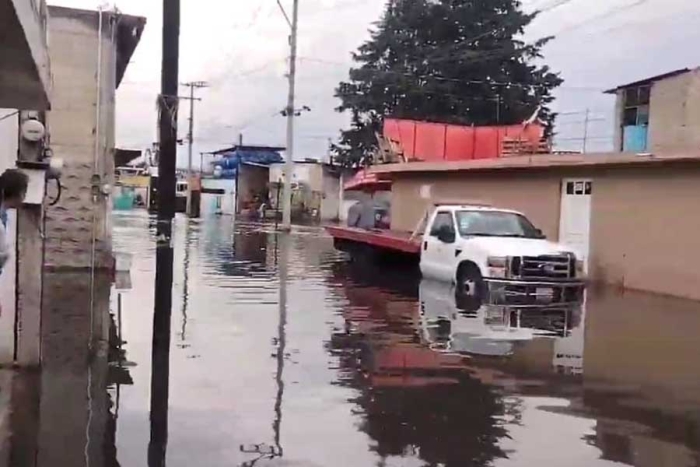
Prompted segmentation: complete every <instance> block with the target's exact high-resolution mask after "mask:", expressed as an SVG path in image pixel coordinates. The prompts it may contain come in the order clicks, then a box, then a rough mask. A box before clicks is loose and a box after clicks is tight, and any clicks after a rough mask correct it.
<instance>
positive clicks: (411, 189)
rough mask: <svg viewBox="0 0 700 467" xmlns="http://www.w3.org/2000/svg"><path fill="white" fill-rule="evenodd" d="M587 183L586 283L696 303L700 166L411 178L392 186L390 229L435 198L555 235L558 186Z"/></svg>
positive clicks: (416, 216)
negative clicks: (481, 205) (505, 212)
mask: <svg viewBox="0 0 700 467" xmlns="http://www.w3.org/2000/svg"><path fill="white" fill-rule="evenodd" d="M570 177H573V178H591V179H593V198H592V202H591V206H592V207H591V209H592V213H591V235H590V246H591V248H590V272H591V278H592V279H594V280H596V281H600V282H604V283H608V284H614V285H618V286H622V287H625V288H630V289H638V290H646V291H650V292H655V293H661V294H668V295H674V296H679V297H686V298H692V299H697V300H700V288H699V287H698V284H700V268H698V267H697V265H698V264H700V235H698V232H700V216H698V215H695V214H694V213H696V212H697V210H698V202H699V201H700V167H698V166H697V165H694V166H692V165H691V166H688V165H684V166H664V167H654V168H652V167H638V168H625V169H620V168H609V169H605V170H601V169H598V170H594V169H586V168H581V169H574V168H568V169H559V170H541V171H537V172H535V171H532V170H530V171H527V172H526V171H520V172H515V171H506V170H502V171H498V172H492V173H474V172H473V173H471V174H469V173H465V172H461V173H452V174H444V175H430V174H424V175H412V176H402V177H400V178H398V179H397V181H396V182H395V183H394V187H393V205H392V227H393V228H394V229H398V230H412V229H413V228H414V227H415V226H416V224H417V223H418V221H419V220H420V218H421V216H422V215H423V213H424V212H425V209H426V208H427V206H428V201H427V200H424V199H421V196H420V195H421V186H424V185H430V186H431V187H432V188H431V190H430V191H431V195H432V198H433V199H441V198H443V199H444V198H448V199H460V200H481V201H486V202H489V203H490V204H492V205H495V206H499V207H504V208H510V209H515V210H518V211H521V212H523V213H524V214H525V215H527V217H528V218H530V219H531V220H532V221H533V222H534V223H535V225H537V226H538V227H539V228H541V229H542V230H543V231H544V232H545V234H546V235H547V237H548V238H551V239H554V240H557V239H558V238H559V232H558V231H559V215H560V205H561V181H562V179H564V178H570Z"/></svg>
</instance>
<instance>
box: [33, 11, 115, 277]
mask: <svg viewBox="0 0 700 467" xmlns="http://www.w3.org/2000/svg"><path fill="white" fill-rule="evenodd" d="M98 18H99V17H98V14H97V13H94V14H92V15H85V14H81V15H77V16H76V15H74V14H73V13H71V12H70V11H65V10H63V11H62V10H58V12H56V11H54V10H52V15H51V17H50V20H49V29H50V32H51V50H50V54H51V62H52V65H53V72H54V92H53V99H52V101H53V108H52V111H51V113H50V114H49V122H48V123H49V129H50V135H51V146H52V148H53V150H54V154H55V156H56V157H61V158H63V160H64V163H65V166H64V171H63V177H62V180H61V181H62V184H63V185H64V187H65V189H64V191H63V195H62V197H61V201H60V203H59V204H58V205H56V206H54V207H52V208H49V209H48V210H47V215H46V220H47V222H46V224H47V235H46V264H47V266H50V267H56V268H89V267H90V265H91V259H92V247H93V236H94V238H95V253H96V265H97V267H106V266H109V264H110V261H111V248H112V245H111V232H110V230H111V226H110V215H111V200H110V199H109V197H106V196H98V197H97V199H94V198H93V194H92V178H93V175H98V176H99V177H100V180H101V183H100V184H104V183H109V184H110V185H113V179H114V160H113V152H114V122H115V106H114V99H115V84H116V48H115V46H114V42H113V31H112V24H111V22H110V19H109V17H108V15H105V16H104V17H103V37H102V70H101V76H100V89H101V94H100V99H99V100H100V111H99V118H98V116H97V112H96V107H97V101H98V95H97V84H98V83H97V76H98V73H97V71H98V70H97V62H98V60H97V58H98V44H99V41H98V37H97V36H98V26H99V20H98ZM98 124H99V125H98ZM98 126H99V131H98ZM98 133H99V135H98ZM96 140H97V142H96Z"/></svg>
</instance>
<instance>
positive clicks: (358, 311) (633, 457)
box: [330, 264, 700, 467]
mask: <svg viewBox="0 0 700 467" xmlns="http://www.w3.org/2000/svg"><path fill="white" fill-rule="evenodd" d="M332 280H333V282H334V285H335V286H336V290H339V291H340V292H341V293H342V294H343V296H344V297H345V299H346V300H347V302H348V305H347V306H346V307H345V308H344V310H343V317H344V319H345V329H344V330H342V331H341V330H338V331H337V332H335V333H334V334H333V336H332V338H331V341H330V352H331V353H332V354H333V355H334V356H337V357H338V359H339V361H340V368H339V373H340V376H339V381H340V384H342V385H344V386H346V387H351V388H354V389H355V390H356V391H357V397H356V398H354V399H353V402H354V403H355V404H356V406H357V409H356V413H357V414H358V415H359V416H360V417H361V420H362V422H361V423H360V428H361V429H362V431H364V432H365V433H367V434H368V435H369V436H370V437H371V439H372V441H373V446H374V450H375V451H376V453H377V454H378V455H380V456H381V458H382V464H381V465H394V462H400V461H398V460H397V459H402V461H405V462H411V461H410V460H409V459H415V462H416V465H423V464H421V463H424V464H425V465H446V466H469V465H474V466H485V465H496V466H507V465H517V466H535V465H544V464H543V462H544V461H546V462H547V465H572V464H571V462H572V459H575V461H576V462H574V464H576V465H587V466H597V465H601V466H602V465H609V463H608V461H614V462H618V463H623V464H626V465H634V466H640V467H643V466H652V465H653V466H674V467H676V466H679V467H694V466H697V465H700V462H699V461H700V456H698V452H700V437H698V433H700V419H698V418H697V415H696V414H697V413H698V412H697V409H698V407H700V391H699V390H700V372H698V371H697V369H696V367H697V361H698V360H697V359H698V358H700V354H699V353H698V352H699V350H698V346H697V345H696V344H695V343H694V342H696V339H695V338H694V337H691V336H692V335H694V334H695V333H696V330H697V329H698V326H700V314H698V307H697V304H695V303H693V302H687V301H681V300H669V299H667V298H664V297H654V296H649V295H643V294H635V293H627V294H625V295H622V294H619V293H616V292H605V293H592V294H590V295H589V297H588V298H587V301H586V303H585V304H584V306H583V307H580V308H575V307H573V308H565V307H564V308H562V307H540V308H528V309H518V308H513V307H494V306H483V307H481V308H480V309H478V310H477V311H476V312H474V311H464V310H463V309H462V308H464V307H462V306H460V300H459V297H456V296H455V294H454V292H453V291H452V290H451V288H450V287H449V286H446V285H443V284H436V283H432V282H426V281H423V282H421V283H420V286H419V287H416V286H415V285H412V284H418V282H413V283H412V282H411V280H409V279H408V278H406V277H405V276H403V275H402V273H401V272H399V273H398V274H395V275H392V274H390V273H387V272H386V271H384V272H383V273H381V274H378V271H373V270H368V269H367V268H366V267H361V268H360V267H357V266H355V265H352V264H344V265H340V264H339V265H336V266H335V267H334V268H333V279H332ZM691 329H694V330H695V331H691ZM584 344H585V347H584ZM584 350H585V352H584ZM584 357H585V358H584ZM539 440H546V442H544V443H541V442H540V441H539ZM550 440H551V441H550ZM572 453H575V454H572ZM543 456H544V457H543ZM572 456H573V457H572ZM410 465H413V464H412V463H411V464H410Z"/></svg>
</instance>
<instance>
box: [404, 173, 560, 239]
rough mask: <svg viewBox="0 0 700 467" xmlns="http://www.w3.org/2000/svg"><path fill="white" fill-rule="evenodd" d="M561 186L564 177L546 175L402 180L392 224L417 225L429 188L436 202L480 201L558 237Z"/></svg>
mask: <svg viewBox="0 0 700 467" xmlns="http://www.w3.org/2000/svg"><path fill="white" fill-rule="evenodd" d="M560 185H561V175H556V174H547V173H544V174H535V173H524V172H521V173H519V174H515V173H513V172H510V173H506V172H501V173H497V174H485V173H478V174H477V173H473V174H464V173H462V174H457V173H455V174H451V175H432V176H431V175H424V176H417V177H414V178H401V179H399V180H398V181H397V182H396V183H394V186H393V188H392V199H393V202H392V207H391V225H392V228H393V229H397V230H406V231H408V230H412V229H413V228H414V227H415V226H416V224H417V223H418V221H419V220H420V218H421V216H422V215H423V214H424V213H425V211H426V209H427V208H428V206H429V204H430V201H429V200H427V199H422V198H421V187H423V186H429V187H430V188H429V191H430V195H431V197H432V199H433V200H440V199H460V200H478V201H482V202H488V203H490V204H492V205H494V206H503V207H508V208H510V209H516V210H518V211H521V212H523V213H524V214H526V215H527V216H528V218H530V219H531V220H532V221H533V222H534V223H535V224H536V225H537V226H538V227H539V228H541V229H542V230H543V232H545V234H546V235H547V236H548V237H551V238H556V237H557V236H558V235H559V206H560V204H561V199H560V197H561V195H560V193H561V188H560Z"/></svg>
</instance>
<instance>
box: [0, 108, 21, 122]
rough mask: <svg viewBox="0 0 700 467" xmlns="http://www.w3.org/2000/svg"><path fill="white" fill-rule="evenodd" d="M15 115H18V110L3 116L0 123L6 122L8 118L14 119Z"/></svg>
mask: <svg viewBox="0 0 700 467" xmlns="http://www.w3.org/2000/svg"><path fill="white" fill-rule="evenodd" d="M15 115H19V110H16V111H14V112H10V113H9V114H7V115H3V116H2V117H0V122H2V121H3V120H7V119H8V118H10V117H14V116H15Z"/></svg>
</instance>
